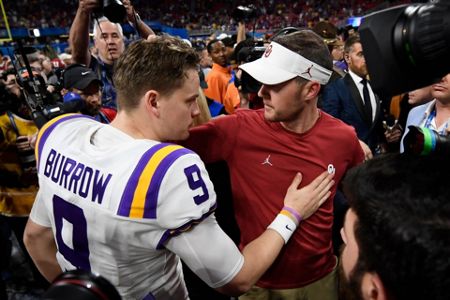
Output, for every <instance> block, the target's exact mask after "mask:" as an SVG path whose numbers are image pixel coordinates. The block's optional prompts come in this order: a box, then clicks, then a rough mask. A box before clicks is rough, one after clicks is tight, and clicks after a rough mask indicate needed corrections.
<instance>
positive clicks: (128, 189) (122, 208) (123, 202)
mask: <svg viewBox="0 0 450 300" xmlns="http://www.w3.org/2000/svg"><path fill="white" fill-rule="evenodd" d="M168 145H170V144H166V143H161V144H157V145H155V146H153V147H151V148H150V149H149V150H147V151H146V152H145V153H144V154H143V155H142V157H141V159H140V160H139V162H138V164H137V165H136V168H135V169H134V171H133V173H132V174H131V176H130V179H129V180H128V182H127V185H126V186H125V190H124V192H123V195H122V199H120V204H119V209H118V211H117V214H118V215H119V216H124V217H128V216H129V215H130V210H131V204H132V203H133V198H134V191H135V190H136V187H137V185H138V182H139V178H140V177H141V174H142V172H143V171H144V169H145V166H146V165H147V163H148V161H149V160H150V158H152V156H153V155H154V154H155V153H156V152H157V151H158V150H160V149H162V148H164V147H166V146H168Z"/></svg>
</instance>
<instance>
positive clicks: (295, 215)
mask: <svg viewBox="0 0 450 300" xmlns="http://www.w3.org/2000/svg"><path fill="white" fill-rule="evenodd" d="M283 209H284V210H287V211H288V212H290V213H291V214H292V215H293V216H294V217H295V218H296V219H297V222H298V223H299V224H300V222H301V221H302V216H300V214H299V213H298V212H297V211H296V210H295V209H293V208H291V207H289V206H283Z"/></svg>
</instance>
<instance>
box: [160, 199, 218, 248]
mask: <svg viewBox="0 0 450 300" xmlns="http://www.w3.org/2000/svg"><path fill="white" fill-rule="evenodd" d="M216 208H217V203H214V205H213V206H212V207H211V208H210V209H209V210H208V211H207V212H206V213H204V214H203V215H202V216H201V217H200V218H198V219H195V220H191V221H189V222H187V223H186V224H184V225H182V226H180V227H178V228H175V229H167V230H166V231H165V232H164V233H163V236H162V237H161V239H160V240H159V242H158V245H157V246H156V249H163V248H164V245H165V244H166V243H167V241H168V240H169V239H170V238H172V237H174V236H177V235H180V234H182V233H183V232H186V231H189V230H191V229H192V228H194V226H195V225H197V224H200V223H201V222H202V221H203V220H204V219H206V218H207V217H209V216H210V215H211V214H212V213H213V212H214V211H215V210H216Z"/></svg>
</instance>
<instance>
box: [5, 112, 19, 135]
mask: <svg viewBox="0 0 450 300" xmlns="http://www.w3.org/2000/svg"><path fill="white" fill-rule="evenodd" d="M6 113H7V114H8V117H9V121H10V122H11V126H12V128H13V129H14V132H15V133H16V135H17V136H20V134H19V128H17V124H16V121H15V120H14V116H13V114H12V112H10V111H9V110H8V111H7V112H6Z"/></svg>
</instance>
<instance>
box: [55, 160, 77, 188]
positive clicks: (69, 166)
mask: <svg viewBox="0 0 450 300" xmlns="http://www.w3.org/2000/svg"><path fill="white" fill-rule="evenodd" d="M76 164H77V162H76V161H75V160H73V159H71V158H68V157H67V158H66V162H65V164H64V167H63V169H62V172H61V177H60V178H59V183H58V184H59V185H60V186H62V187H64V188H65V189H67V177H69V175H70V173H71V172H72V170H73V168H74V167H75V165H76Z"/></svg>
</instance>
